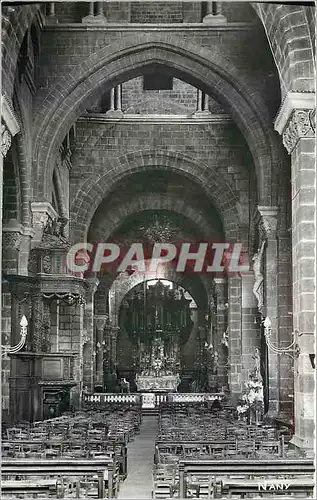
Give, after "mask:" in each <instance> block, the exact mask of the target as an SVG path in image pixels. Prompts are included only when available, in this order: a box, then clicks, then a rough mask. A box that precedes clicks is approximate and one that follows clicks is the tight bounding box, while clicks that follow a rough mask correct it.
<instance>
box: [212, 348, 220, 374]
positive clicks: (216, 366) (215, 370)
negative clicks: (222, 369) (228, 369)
mask: <svg viewBox="0 0 317 500" xmlns="http://www.w3.org/2000/svg"><path fill="white" fill-rule="evenodd" d="M213 359H214V363H213V365H214V366H213V373H214V375H217V373H218V368H219V353H218V351H215V352H214V355H213Z"/></svg>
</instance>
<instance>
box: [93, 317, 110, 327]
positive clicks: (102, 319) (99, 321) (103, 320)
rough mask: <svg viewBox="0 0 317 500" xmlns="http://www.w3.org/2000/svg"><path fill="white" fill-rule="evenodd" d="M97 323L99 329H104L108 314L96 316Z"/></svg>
mask: <svg viewBox="0 0 317 500" xmlns="http://www.w3.org/2000/svg"><path fill="white" fill-rule="evenodd" d="M94 319H95V324H96V327H97V329H98V330H103V329H104V328H105V326H106V323H107V319H108V318H107V315H102V316H95V318H94Z"/></svg>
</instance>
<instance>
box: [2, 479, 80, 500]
mask: <svg viewBox="0 0 317 500" xmlns="http://www.w3.org/2000/svg"><path fill="white" fill-rule="evenodd" d="M42 493H45V494H46V495H47V496H49V497H50V496H53V497H55V498H65V496H68V495H69V494H73V493H75V497H76V498H79V496H80V486H79V480H77V481H74V482H72V481H66V482H65V481H63V480H61V479H32V480H25V481H17V480H14V481H2V482H1V495H2V497H8V496H11V495H12V496H13V498H16V497H17V495H21V494H25V495H39V494H42Z"/></svg>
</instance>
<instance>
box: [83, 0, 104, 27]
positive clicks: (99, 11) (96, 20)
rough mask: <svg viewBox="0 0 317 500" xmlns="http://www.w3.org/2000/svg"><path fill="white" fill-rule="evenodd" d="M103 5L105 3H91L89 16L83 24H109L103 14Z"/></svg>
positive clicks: (84, 18)
mask: <svg viewBox="0 0 317 500" xmlns="http://www.w3.org/2000/svg"><path fill="white" fill-rule="evenodd" d="M103 3H104V2H89V13H88V16H85V17H83V18H82V20H81V22H82V23H87V24H105V23H106V22H107V19H106V18H105V15H104V12H103ZM95 9H96V15H95Z"/></svg>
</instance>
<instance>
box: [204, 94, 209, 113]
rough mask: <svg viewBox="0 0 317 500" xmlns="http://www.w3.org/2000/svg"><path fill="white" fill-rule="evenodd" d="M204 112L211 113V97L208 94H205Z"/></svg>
mask: <svg viewBox="0 0 317 500" xmlns="http://www.w3.org/2000/svg"><path fill="white" fill-rule="evenodd" d="M204 112H205V113H206V112H207V113H209V96H208V94H204Z"/></svg>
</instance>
